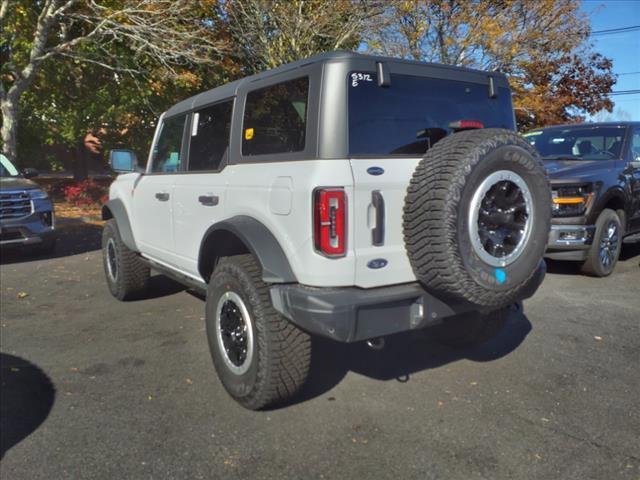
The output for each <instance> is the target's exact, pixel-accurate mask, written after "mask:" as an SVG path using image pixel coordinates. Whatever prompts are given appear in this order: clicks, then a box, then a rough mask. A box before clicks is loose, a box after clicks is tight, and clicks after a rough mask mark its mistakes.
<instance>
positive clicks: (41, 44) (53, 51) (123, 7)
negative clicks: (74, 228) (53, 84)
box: [0, 0, 223, 160]
mask: <svg viewBox="0 0 640 480" xmlns="http://www.w3.org/2000/svg"><path fill="white" fill-rule="evenodd" d="M214 4H217V2H215V1H206V0H201V1H200V2H190V1H188V0H108V1H103V2H97V1H94V0H2V1H1V3H0V23H1V24H2V34H1V37H0V60H1V70H0V108H1V110H2V150H3V152H4V153H5V154H6V155H7V157H9V158H10V159H11V160H15V159H16V139H17V134H18V114H19V106H20V100H21V98H22V97H23V95H24V94H25V93H26V92H27V91H28V90H29V89H30V88H31V87H32V85H33V84H34V82H35V81H36V79H37V78H38V76H39V74H40V73H41V71H42V69H43V68H44V67H45V66H46V65H48V64H49V65H52V63H51V62H53V61H54V60H55V61H56V62H57V63H56V66H57V67H58V68H59V70H60V72H63V71H64V68H63V66H64V65H69V64H70V63H68V62H71V64H78V63H82V64H91V65H94V66H99V67H101V68H103V69H105V70H109V71H111V72H112V73H113V75H112V76H111V78H110V79H105V80H104V81H111V82H112V83H114V84H117V83H118V82H117V78H118V77H117V76H114V75H116V74H119V75H120V77H119V78H124V77H125V76H129V77H131V78H136V77H137V78H138V81H146V80H145V79H147V78H148V74H149V71H154V70H155V71H157V70H158V69H161V70H162V72H163V74H165V75H171V74H177V73H178V72H179V70H180V68H181V67H186V66H188V67H193V66H198V65H203V64H211V63H213V62H215V61H216V60H217V58H219V56H220V53H221V52H222V50H223V43H222V42H221V41H220V40H219V39H218V37H216V36H215V35H213V34H212V32H211V30H212V27H213V26H215V22H212V21H211V19H210V17H209V18H204V17H203V15H202V13H203V6H209V7H213V6H214ZM69 86H73V82H72V81H70V82H69ZM84 87H85V88H86V89H87V90H91V89H92V88H94V85H92V84H90V83H87V84H85V85H84ZM88 93H89V94H90V92H88ZM113 93H114V94H115V96H114V97H112V100H114V99H116V98H117V93H116V92H113ZM41 100H43V99H41ZM63 112H64V111H63V110H61V111H60V112H58V113H63Z"/></svg>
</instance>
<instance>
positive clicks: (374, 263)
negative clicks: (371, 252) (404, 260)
mask: <svg viewBox="0 0 640 480" xmlns="http://www.w3.org/2000/svg"><path fill="white" fill-rule="evenodd" d="M387 263H389V262H387V261H386V260H385V259H384V258H375V259H373V260H370V261H369V262H368V263H367V267H369V268H375V269H378V268H384V267H386V266H387Z"/></svg>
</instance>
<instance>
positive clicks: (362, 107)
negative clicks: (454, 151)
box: [347, 73, 515, 155]
mask: <svg viewBox="0 0 640 480" xmlns="http://www.w3.org/2000/svg"><path fill="white" fill-rule="evenodd" d="M347 81H348V89H349V152H350V153H351V155H424V153H425V152H426V151H427V150H428V149H429V148H430V147H431V146H433V144H434V143H436V142H437V141H438V140H440V139H442V138H444V137H445V136H446V135H448V134H450V133H452V132H453V129H452V125H454V124H455V122H459V121H461V120H472V121H476V122H480V123H482V125H483V126H484V127H485V128H506V129H509V130H514V129H515V122H514V116H513V109H512V105H511V92H510V91H509V89H508V88H503V87H500V88H498V95H497V97H496V98H489V92H488V87H487V85H486V84H484V85H482V84H477V83H471V82H461V81H453V80H443V79H438V78H429V77H417V76H409V75H395V74H392V75H391V84H390V86H389V87H379V86H378V82H377V80H376V74H375V73H352V74H350V75H349V77H348V79H347Z"/></svg>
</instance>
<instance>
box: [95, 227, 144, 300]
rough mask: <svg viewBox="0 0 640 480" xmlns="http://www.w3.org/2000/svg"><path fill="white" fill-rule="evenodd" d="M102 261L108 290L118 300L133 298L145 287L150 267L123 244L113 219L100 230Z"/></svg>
mask: <svg viewBox="0 0 640 480" xmlns="http://www.w3.org/2000/svg"><path fill="white" fill-rule="evenodd" d="M102 263H103V266H104V273H105V275H106V277H107V285H109V290H110V291H111V294H112V295H113V296H114V297H116V298H117V299H118V300H130V299H132V298H135V297H136V296H138V295H140V294H141V293H142V292H143V291H144V289H145V288H146V286H147V282H148V280H149V275H150V269H149V267H148V266H147V265H146V264H145V263H144V262H143V261H142V260H140V257H139V256H138V255H137V254H136V253H135V252H133V251H131V250H129V248H127V246H126V245H125V244H124V242H123V241H122V238H120V232H119V231H118V225H117V224H116V222H115V220H113V219H111V220H108V221H107V223H106V224H105V226H104V229H103V230H102Z"/></svg>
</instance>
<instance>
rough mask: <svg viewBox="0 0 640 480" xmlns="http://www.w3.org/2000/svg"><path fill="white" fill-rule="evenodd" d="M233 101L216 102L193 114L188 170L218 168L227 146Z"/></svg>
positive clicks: (196, 170)
mask: <svg viewBox="0 0 640 480" xmlns="http://www.w3.org/2000/svg"><path fill="white" fill-rule="evenodd" d="M232 109H233V101H227V102H223V103H218V104H216V105H212V106H210V107H207V108H203V109H202V110H199V111H197V112H195V113H194V114H193V128H192V129H191V147H190V148H189V171H190V172H198V171H211V170H219V169H220V165H221V164H222V161H223V160H224V158H225V155H226V153H227V149H228V148H229V132H230V130H231V110H232Z"/></svg>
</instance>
